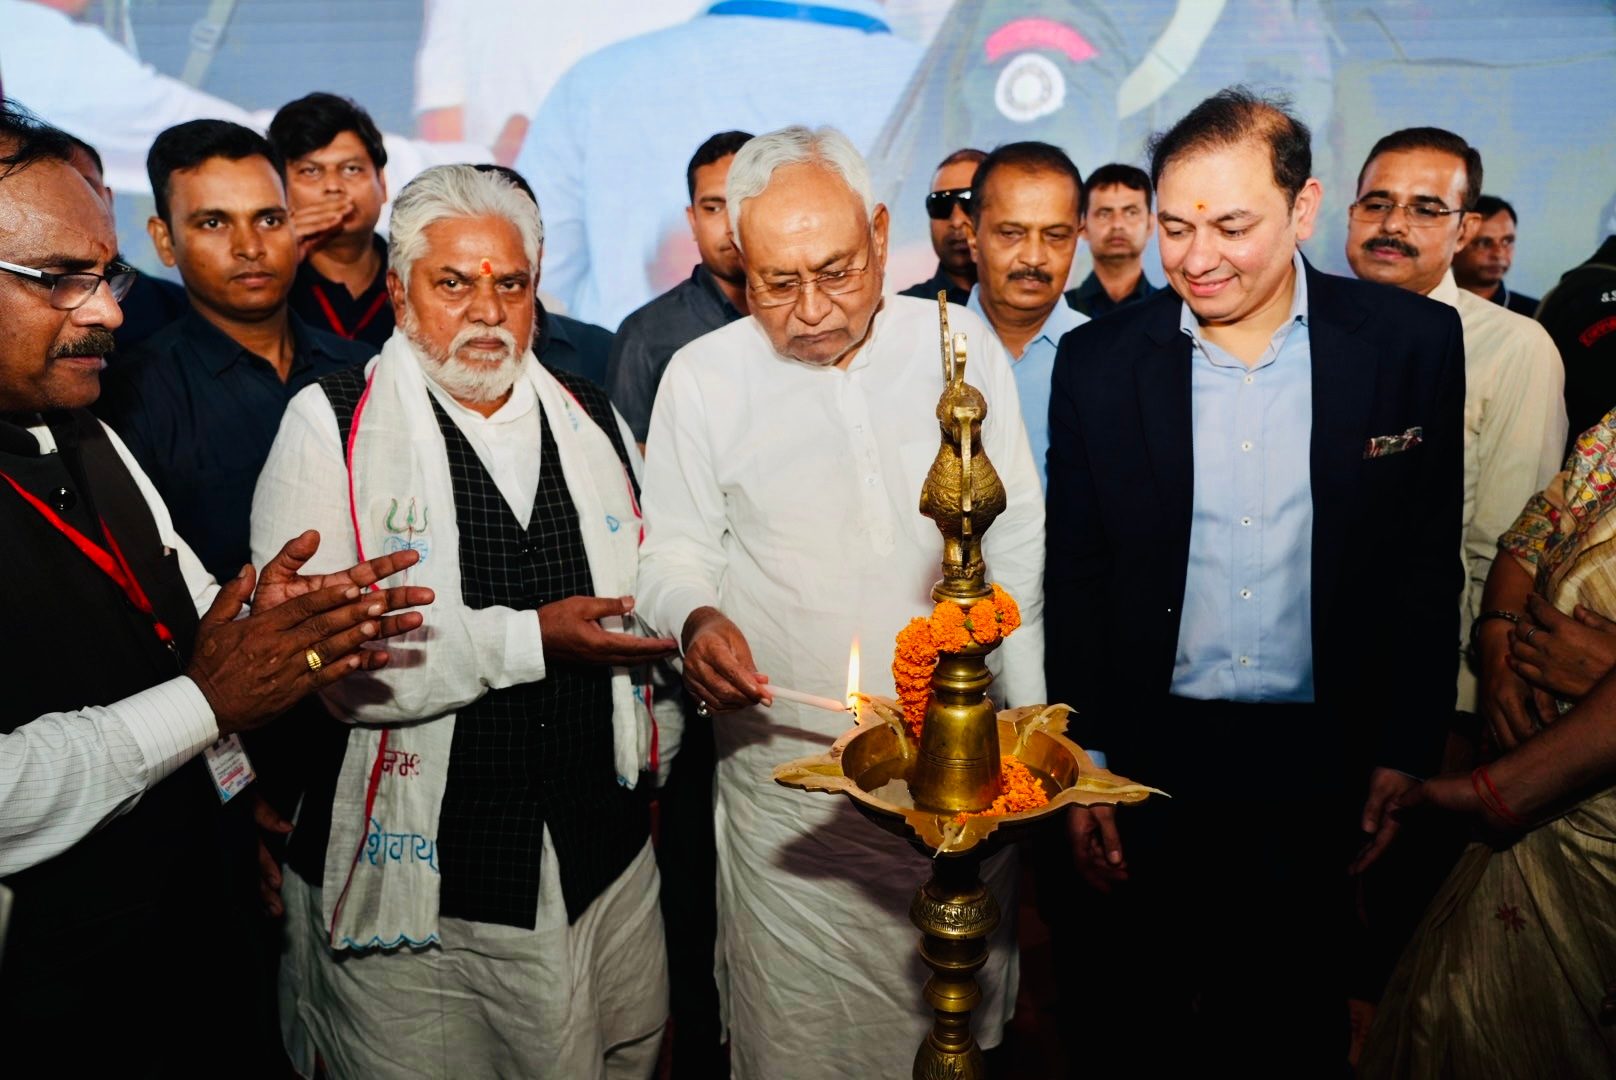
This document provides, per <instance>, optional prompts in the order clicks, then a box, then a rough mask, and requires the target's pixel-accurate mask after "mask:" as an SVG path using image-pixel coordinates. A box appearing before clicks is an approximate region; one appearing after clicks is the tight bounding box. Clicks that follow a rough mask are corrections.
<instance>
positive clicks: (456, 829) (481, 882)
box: [320, 371, 650, 927]
mask: <svg viewBox="0 0 1616 1080" xmlns="http://www.w3.org/2000/svg"><path fill="white" fill-rule="evenodd" d="M551 373H552V374H554V375H555V377H556V378H557V379H558V380H560V381H561V383H562V385H563V386H565V387H566V388H567V390H568V391H570V392H571V393H572V395H573V397H574V398H576V399H577V400H578V402H579V404H581V405H583V406H584V408H585V411H586V412H588V413H589V414H590V416H591V417H592V418H593V419H594V420H595V422H596V423H597V424H599V425H600V427H601V428H602V430H604V431H605V432H606V433H607V434H608V436H609V437H610V438H611V440H612V443H613V445H614V447H616V449H617V451H618V454H619V456H620V457H622V458H623V459H624V461H625V468H626V467H627V466H626V460H627V455H626V448H625V447H624V445H623V443H622V440H621V437H620V436H619V433H618V431H617V425H616V422H615V420H614V419H613V416H612V412H611V406H610V405H609V404H608V403H607V400H606V396H605V394H604V393H603V392H602V391H601V390H600V389H599V388H598V387H596V386H595V385H594V384H593V383H590V382H589V381H587V380H585V379H582V378H579V377H576V376H572V375H570V374H568V373H564V372H555V371H552V372H551ZM320 385H321V387H322V388H324V390H325V392H326V396H327V397H328V398H329V399H330V400H331V403H332V407H333V408H334V410H335V411H336V413H337V422H338V430H339V432H340V433H341V435H342V439H343V442H344V444H346V442H347V432H348V429H349V427H350V425H351V422H352V417H353V409H354V405H355V404H356V403H357V402H358V400H359V395H360V394H361V393H363V390H364V384H363V374H362V373H360V372H358V371H355V372H343V373H341V374H338V375H333V376H328V377H326V378H325V379H322V380H321V381H320ZM432 408H433V412H434V414H435V416H436V418H437V422H438V429H439V430H440V431H441V432H442V434H443V441H444V446H445V449H446V450H447V452H448V459H449V475H450V478H451V482H452V485H453V489H454V497H455V522H456V525H457V527H458V529H459V532H460V552H459V558H460V590H461V596H462V598H463V601H464V603H465V604H466V606H467V607H469V608H474V609H475V608H488V607H496V606H498V607H509V608H514V609H516V610H523V611H533V612H535V613H536V612H537V610H538V608H539V607H541V606H542V605H544V604H547V603H550V602H551V601H554V600H563V599H566V598H567V597H569V596H580V595H584V596H589V595H594V583H593V581H592V579H591V577H590V573H589V562H588V559H587V558H586V557H585V555H584V545H583V536H582V534H581V533H580V531H579V528H578V512H577V509H576V508H575V507H574V505H573V501H572V496H571V495H570V494H569V493H568V491H567V486H566V482H565V480H564V479H563V477H562V472H561V461H560V453H559V451H558V450H557V449H556V444H555V439H554V436H553V435H552V433H551V430H550V425H549V422H548V420H547V419H546V418H545V417H544V415H543V410H542V409H541V410H540V424H541V427H542V431H543V434H542V438H541V443H540V451H539V452H540V466H539V481H538V490H537V493H536V496H535V498H534V501H533V514H532V517H531V519H530V520H529V521H527V522H526V523H523V522H520V521H518V520H517V519H516V517H515V515H514V514H512V512H511V510H510V507H509V505H508V504H507V503H506V502H505V499H504V497H503V496H501V495H500V493H499V489H498V487H496V486H495V484H494V480H493V477H491V476H490V475H489V474H488V470H487V469H486V468H485V467H484V466H483V463H482V461H481V460H480V459H479V458H478V457H477V453H476V451H475V450H474V449H473V448H472V446H471V443H470V442H469V441H467V439H466V437H465V435H463V434H462V433H461V431H460V429H459V428H458V427H457V426H456V425H455V423H454V421H453V420H451V419H450V418H449V416H448V414H446V413H445V412H444V411H443V409H442V408H441V407H440V406H439V405H438V403H437V401H436V400H435V399H434V400H433V402H432ZM428 617H429V618H430V615H429V616H428ZM537 618H538V616H537V614H535V615H534V619H535V620H537ZM546 825H548V826H549V829H550V836H551V839H552V841H553V842H554V844H555V850H556V855H557V857H558V858H559V859H560V877H561V891H562V894H563V896H564V898H565V900H566V905H567V917H568V920H569V921H574V920H576V919H577V918H578V916H579V915H581V914H583V912H584V909H585V908H587V907H588V906H589V904H590V902H591V901H593V900H594V899H595V898H596V897H597V896H599V895H600V894H601V893H602V892H603V891H604V890H605V889H606V887H607V886H608V885H610V884H611V883H612V882H613V881H614V880H616V879H617V877H618V876H619V875H620V874H621V873H622V872H623V871H624V870H625V869H626V868H627V867H628V864H629V863H630V861H632V860H633V858H634V857H635V856H636V855H637V854H638V853H639V851H640V849H641V848H643V847H644V846H645V842H646V839H647V838H648V837H649V835H650V820H649V814H648V811H647V806H646V799H645V796H644V795H643V794H642V793H639V792H636V791H634V790H630V789H628V788H626V787H623V786H622V785H621V784H619V783H618V781H617V769H616V766H615V764H614V759H613V755H612V695H611V669H610V668H607V667H604V666H600V665H593V664H568V663H564V662H562V661H559V660H555V659H550V658H546V670H545V677H544V678H543V679H542V680H540V681H538V682H533V683H523V684H520V685H517V686H512V687H507V688H505V689H499V690H490V691H489V692H488V693H486V694H484V695H483V696H482V697H481V698H479V699H477V700H476V701H475V702H473V703H472V704H470V705H467V706H465V707H463V708H461V709H459V710H457V711H456V713H455V730H454V741H453V743H452V745H451V748H450V756H449V777H448V786H447V788H446V790H445V792H444V796H443V807H442V812H441V814H440V817H439V830H438V861H439V866H440V869H441V872H442V875H443V878H442V883H441V896H440V903H439V910H440V912H441V913H442V914H443V915H444V916H446V917H451V918H459V919H469V920H473V921H477V922H487V923H500V924H503V925H507V926H519V927H532V926H533V925H534V918H535V915H536V914H537V907H538V896H539V858H540V852H541V849H542V838H543V829H544V826H546Z"/></svg>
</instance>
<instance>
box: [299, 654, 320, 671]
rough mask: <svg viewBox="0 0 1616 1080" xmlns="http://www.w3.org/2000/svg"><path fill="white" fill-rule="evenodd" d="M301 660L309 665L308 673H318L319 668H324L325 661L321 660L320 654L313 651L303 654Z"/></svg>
mask: <svg viewBox="0 0 1616 1080" xmlns="http://www.w3.org/2000/svg"><path fill="white" fill-rule="evenodd" d="M303 659H304V661H305V662H306V663H307V664H308V665H309V670H310V671H319V670H320V669H321V668H323V667H325V661H324V660H321V659H320V654H319V653H317V652H315V651H314V650H313V649H310V650H309V651H308V652H306V653H304V654H303Z"/></svg>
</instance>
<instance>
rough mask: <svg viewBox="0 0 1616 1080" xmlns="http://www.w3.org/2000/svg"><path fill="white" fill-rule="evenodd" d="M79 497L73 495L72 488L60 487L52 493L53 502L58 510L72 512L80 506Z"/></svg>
mask: <svg viewBox="0 0 1616 1080" xmlns="http://www.w3.org/2000/svg"><path fill="white" fill-rule="evenodd" d="M78 501H79V497H78V496H77V495H75V494H73V492H72V490H71V489H70V488H65V487H59V488H57V489H56V490H55V491H53V492H51V502H52V503H54V504H55V505H56V509H57V510H71V509H73V507H74V506H76V505H77V504H78Z"/></svg>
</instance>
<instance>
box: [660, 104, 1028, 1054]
mask: <svg viewBox="0 0 1616 1080" xmlns="http://www.w3.org/2000/svg"><path fill="white" fill-rule="evenodd" d="M726 200H727V203H728V208H729V215H730V222H731V225H732V229H733V232H734V236H735V240H736V243H737V244H738V246H739V247H740V249H741V253H742V257H743V258H744V260H745V265H746V278H747V288H748V291H749V293H750V304H751V311H752V313H751V315H750V316H749V317H747V318H745V319H741V320H740V321H738V322H734V323H731V324H730V325H728V326H726V327H724V328H722V329H720V330H715V331H713V332H712V333H710V334H707V335H706V336H704V337H701V338H698V339H697V340H695V341H694V342H692V343H691V344H689V345H687V346H685V347H684V348H683V349H681V350H679V352H678V353H676V354H675V355H674V358H673V360H672V362H671V363H670V364H669V365H668V370H667V373H666V374H665V375H664V376H663V380H662V391H661V394H660V395H659V398H658V401H657V408H656V412H655V414H654V415H653V416H652V417H651V438H650V442H649V444H648V445H647V447H646V480H645V526H646V534H645V546H644V548H643V549H642V552H641V563H640V611H641V612H642V613H643V614H644V616H645V617H646V619H647V620H648V621H649V622H650V623H651V624H652V625H653V626H655V627H657V628H658V629H660V630H662V631H663V632H665V633H668V634H670V635H677V636H679V637H680V639H681V641H682V643H683V652H684V671H685V686H686V689H687V690H688V691H689V692H690V693H691V694H692V695H693V697H694V698H695V700H697V701H698V702H700V703H701V708H702V709H703V710H705V711H706V712H707V713H708V714H721V715H717V716H716V718H715V719H713V720H712V725H713V737H714V740H715V742H716V743H717V749H718V769H717V782H716V788H715V797H714V806H715V817H716V825H717V830H716V831H717V840H718V868H719V897H720V902H719V911H720V913H721V921H720V924H719V931H718V933H719V955H720V957H721V962H720V979H721V989H722V990H724V991H727V992H726V993H725V995H724V1001H725V1004H726V1006H727V1009H728V1016H727V1020H728V1026H729V1031H730V1050H731V1055H730V1062H731V1067H732V1070H733V1075H734V1076H735V1077H737V1078H739V1080H756V1078H759V1077H775V1076H782V1075H790V1076H791V1077H793V1078H794V1080H821V1078H823V1080H829V1078H832V1077H838V1078H839V1077H846V1076H857V1077H878V1076H879V1077H888V1076H905V1075H908V1073H909V1071H910V1069H911V1068H912V1065H913V1060H914V1048H915V1045H916V1044H917V1043H918V1042H919V1041H920V1039H921V1038H922V1036H923V1035H924V1033H925V1031H926V1029H927V1026H928V1023H929V1018H930V1016H931V1013H930V1011H929V1010H928V1009H927V1008H926V1007H925V1003H924V1001H923V1000H922V998H921V996H920V995H919V994H918V993H917V992H916V990H915V985H914V982H913V976H912V973H911V968H910V966H909V964H908V963H907V962H906V961H905V960H904V958H905V957H908V956H912V955H913V951H914V929H913V928H912V927H911V926H910V925H909V924H908V922H907V921H906V920H905V918H904V913H905V912H906V911H907V910H908V905H909V897H910V896H911V894H912V892H913V889H914V883H915V882H916V881H918V880H921V879H922V878H923V877H924V876H925V873H926V869H925V860H924V859H922V858H920V857H919V856H917V855H915V854H914V853H913V852H912V851H911V850H910V849H909V848H908V847H907V846H906V845H904V844H902V843H901V842H898V841H896V840H892V839H890V838H888V837H886V836H884V835H883V834H882V833H880V832H879V831H878V830H874V829H867V828H860V827H856V826H853V825H850V824H849V822H848V819H847V817H846V814H845V811H844V810H843V809H842V808H840V807H838V806H837V805H835V804H834V803H832V802H830V801H829V800H805V799H802V798H800V797H798V796H795V795H792V794H790V793H788V792H784V791H783V790H782V789H781V788H779V787H778V786H776V785H775V784H774V783H773V782H772V781H771V780H770V779H769V776H770V772H771V770H772V768H773V766H774V765H776V764H778V763H779V762H781V761H785V760H788V759H790V758H792V757H796V756H800V755H803V754H812V753H821V752H823V750H824V748H825V747H826V746H827V745H829V744H830V742H831V741H832V740H833V739H834V738H835V737H836V736H837V735H838V734H840V733H841V731H843V730H844V729H845V728H846V726H847V716H846V714H844V713H832V712H825V711H822V710H817V709H813V708H809V707H806V706H801V705H795V704H792V703H790V702H787V701H785V700H783V699H780V698H776V697H775V696H774V695H773V694H772V693H771V686H772V685H780V686H789V687H794V688H797V689H801V690H805V691H808V692H810V693H815V694H819V695H822V696H826V697H832V698H839V697H840V696H841V694H842V691H843V689H844V687H845V685H846V677H847V654H848V646H849V645H850V643H852V642H853V641H854V640H855V639H857V640H859V641H862V642H863V643H864V649H865V652H866V653H867V654H868V655H870V656H873V657H877V658H880V657H883V656H885V655H887V651H888V650H889V649H890V648H891V642H892V641H893V639H894V637H895V636H896V635H897V633H898V631H899V630H901V629H902V628H903V627H904V626H905V625H906V624H907V623H908V621H909V620H910V618H912V617H914V616H916V615H920V614H923V613H925V612H926V611H929V610H930V608H931V604H932V602H931V600H930V599H929V597H930V589H931V587H932V585H933V583H934V582H935V581H936V579H937V566H938V562H939V560H940V558H941V556H942V539H941V537H940V536H939V535H938V533H937V530H936V527H935V525H934V524H933V523H932V522H931V521H929V520H927V519H926V518H924V517H922V516H921V515H920V512H919V509H918V507H919V505H920V488H921V485H922V483H923V482H924V481H925V478H926V474H927V470H928V469H929V468H930V467H931V463H932V460H933V458H934V457H935V456H936V454H937V447H938V437H939V436H938V428H937V415H936V402H937V399H938V397H939V396H940V395H941V393H942V390H943V373H942V364H941V361H940V360H939V357H938V352H937V302H936V300H935V299H932V300H917V299H913V298H910V297H902V296H888V297H885V298H883V297H882V284H883V278H884V277H885V269H886V259H887V243H888V240H887V229H888V216H887V210H886V207H884V206H879V205H877V204H876V202H875V198H874V195H873V193H872V192H871V189H870V180H869V172H868V169H867V167H866V165H865V163H864V160H863V158H862V157H860V156H859V154H858V151H857V150H855V149H854V148H853V146H852V144H851V143H850V142H849V140H848V139H847V138H846V137H845V136H844V135H842V134H841V133H840V132H837V131H835V130H834V129H831V128H820V129H819V130H817V131H810V130H808V129H807V128H801V127H792V128H785V129H783V130H780V131H776V132H773V133H771V134H768V135H760V136H758V137H757V138H755V139H753V140H752V141H751V142H749V143H747V144H746V145H745V146H743V147H742V148H741V149H740V151H739V152H738V153H737V154H736V155H735V161H734V163H733V164H732V165H731V166H730V173H729V183H728V189H727V191H726ZM950 316H951V320H950V326H951V329H952V330H954V331H955V332H962V333H964V334H965V335H966V337H967V341H968V356H969V359H968V363H967V367H966V376H967V379H968V380H969V381H970V382H971V383H972V385H974V386H976V387H977V388H978V389H980V390H981V391H982V392H983V394H984V395H985V396H986V398H987V402H988V415H987V419H986V422H985V423H984V424H983V426H982V443H983V449H984V450H985V451H986V453H987V456H988V457H989V458H990V459H991V460H992V462H993V464H994V466H995V467H996V468H997V470H998V472H999V475H1000V477H1001V478H1002V479H1003V482H1004V487H1005V491H1006V493H1007V495H1008V500H1009V503H1008V508H1007V509H1006V510H1005V512H1004V514H1003V515H1002V516H1001V517H1000V518H999V520H998V522H997V523H996V524H995V526H994V528H993V531H992V532H990V533H989V534H988V535H987V538H986V540H985V542H984V543H985V551H984V557H985V559H986V561H987V566H988V571H989V573H990V574H991V575H992V576H993V578H994V579H995V580H996V581H998V582H999V583H1000V584H1002V585H1003V586H1004V588H1005V589H1007V590H1008V591H1009V592H1010V593H1011V594H1012V595H1013V596H1015V597H1016V599H1017V600H1018V601H1020V603H1021V612H1022V618H1023V620H1024V621H1023V625H1022V628H1021V630H1020V631H1019V632H1018V633H1017V634H1016V636H1015V637H1013V638H1011V639H1009V640H1008V641H1007V642H1006V643H1005V645H1004V647H1003V648H1002V649H1001V650H1000V651H999V653H998V654H997V655H998V656H999V657H1000V658H1001V659H1002V661H1003V664H1002V669H1001V673H1000V675H999V679H998V682H997V683H996V686H997V687H998V689H999V690H1000V691H1002V693H1003V694H1004V695H1005V696H1006V697H1007V698H1008V699H1009V701H1010V703H1011V704H1012V705H1023V704H1035V703H1037V702H1040V701H1043V700H1044V697H1043V692H1044V680H1043V675H1042V671H1041V667H1040V665H1041V662H1042V656H1043V614H1042V611H1043V604H1042V587H1041V581H1040V568H1041V566H1042V561H1043V545H1044V528H1043V498H1042V493H1041V492H1040V491H1039V487H1038V473H1037V469H1036V468H1035V467H1034V465H1033V460H1032V454H1031V452H1030V450H1029V449H1028V445H1027V436H1026V430H1025V427H1024V425H1023V424H1022V420H1021V415H1020V411H1019V409H1018V407H1017V399H1016V387H1015V380H1014V377H1013V376H1012V375H1011V373H1010V368H1009V363H1008V362H1007V360H1006V358H1005V354H1004V349H1003V347H1002V346H1000V344H999V342H998V339H997V338H996V337H995V336H994V334H993V332H992V330H991V329H990V328H989V327H988V326H987V325H986V324H984V323H983V322H982V320H981V319H980V318H978V317H977V316H976V315H974V314H972V313H971V312H969V311H966V310H964V309H959V308H954V309H951V310H950ZM1029 630H1030V631H1031V633H1030V634H1029V633H1028V631H1029ZM864 672H865V674H864V675H863V677H862V678H863V682H862V684H861V686H860V689H862V690H864V691H867V692H870V693H875V694H883V695H885V694H891V693H892V692H893V690H892V682H891V673H890V669H889V668H888V666H887V664H886V663H885V662H884V661H878V662H876V663H866V664H865V667H864ZM760 673H762V674H760ZM765 674H766V675H767V676H768V679H767V680H765V679H764V677H763V675H765ZM1014 873H1015V870H1014V866H1013V865H1011V864H1010V863H1009V862H1005V861H1002V860H990V861H989V862H988V863H987V864H986V865H985V867H984V877H985V878H986V879H987V881H988V885H989V888H990V889H992V890H993V891H994V893H995V895H996V896H997V898H998V901H999V903H1000V905H1001V909H1002V910H1005V911H1011V910H1014V896H1015V887H1014ZM1008 922H1009V920H1006V925H1004V926H1002V927H1001V928H1000V930H999V932H998V933H996V934H995V936H994V937H993V939H992V942H991V952H990V955H989V958H988V961H987V965H986V967H985V968H984V969H983V970H982V972H981V973H980V975H979V978H980V979H981V982H982V991H983V1002H982V1005H981V1007H980V1008H979V1009H978V1011H977V1013H976V1020H977V1024H978V1028H977V1038H978V1040H979V1042H980V1043H981V1044H982V1045H983V1046H984V1047H992V1046H995V1045H996V1044H997V1043H998V1042H999V1039H1000V1036H1001V1033H1002V1031H1003V1027H1004V1023H1005V1021H1006V1019H1007V1018H1008V1017H1009V1015H1010V1010H1011V1008H1012V1005H1013V1002H1014V1000H1015V979H1014V968H1013V964H1012V957H1013V950H1014V941H1013V934H1012V932H1011V928H1010V927H1009V925H1008ZM829 972H835V973H836V974H835V976H834V980H835V986H834V990H833V992H831V993H827V992H826V987H827V985H828V984H827V982H826V980H827V978H830V977H831V976H829V975H827V973H829ZM783 1062H789V1063H790V1064H789V1067H787V1066H783V1065H782V1064H781V1063H783Z"/></svg>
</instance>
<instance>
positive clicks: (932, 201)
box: [926, 187, 971, 221]
mask: <svg viewBox="0 0 1616 1080" xmlns="http://www.w3.org/2000/svg"><path fill="white" fill-rule="evenodd" d="M955 203H958V204H959V205H960V206H961V207H963V208H964V209H965V211H966V213H969V212H970V210H971V189H970V188H968V187H961V188H949V189H948V190H947V191H934V192H932V193H931V194H930V195H927V196H926V216H927V217H929V218H931V219H932V220H933V221H947V220H948V219H949V218H950V217H952V216H953V214H954V204H955Z"/></svg>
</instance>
